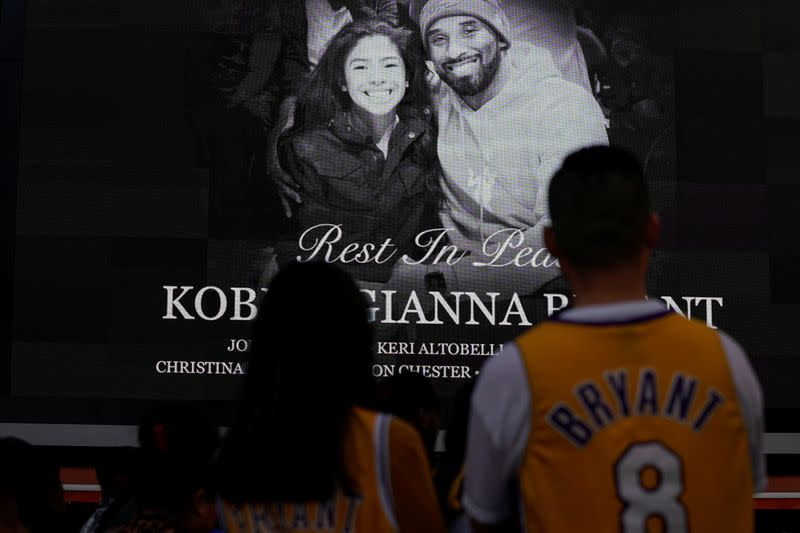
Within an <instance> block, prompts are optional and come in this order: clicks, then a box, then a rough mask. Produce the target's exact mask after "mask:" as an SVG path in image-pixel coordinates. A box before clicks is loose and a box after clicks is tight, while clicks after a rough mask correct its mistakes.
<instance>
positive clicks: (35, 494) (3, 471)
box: [0, 437, 63, 533]
mask: <svg viewBox="0 0 800 533" xmlns="http://www.w3.org/2000/svg"><path fill="white" fill-rule="evenodd" d="M61 511H63V490H62V488H61V480H60V476H59V467H58V464H57V463H55V462H54V461H51V460H49V459H48V458H47V457H46V456H45V455H44V454H42V453H41V452H39V451H38V450H37V449H36V448H34V447H33V446H31V445H30V444H28V443H27V442H25V441H23V440H20V439H16V438H13V437H6V438H1V439H0V512H2V514H3V515H4V516H0V527H4V528H10V527H14V526H17V527H19V526H21V527H23V528H25V529H24V530H23V531H30V532H31V533H39V532H48V531H55V530H57V528H58V527H59V522H60V520H61V516H60V515H61V514H62V513H61Z"/></svg>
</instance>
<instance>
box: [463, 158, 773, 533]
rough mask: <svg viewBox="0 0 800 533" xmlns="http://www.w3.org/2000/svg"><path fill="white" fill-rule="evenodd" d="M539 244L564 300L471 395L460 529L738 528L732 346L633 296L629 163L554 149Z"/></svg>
mask: <svg viewBox="0 0 800 533" xmlns="http://www.w3.org/2000/svg"><path fill="white" fill-rule="evenodd" d="M548 203H549V211H550V213H549V214H550V223H549V224H548V225H547V226H546V228H545V242H546V244H547V247H548V249H549V250H550V252H551V254H553V255H554V256H556V257H557V258H558V260H559V262H560V264H561V269H562V271H563V272H564V276H565V277H566V280H567V281H568V283H569V284H570V287H571V288H572V290H573V291H574V294H575V299H574V305H573V306H571V307H569V308H567V309H565V310H564V311H562V312H561V313H559V314H557V315H554V316H553V317H551V318H550V319H549V320H546V321H545V322H543V323H541V324H540V325H538V326H536V327H534V328H533V329H531V330H529V331H527V332H526V333H524V334H523V335H522V336H520V337H519V338H517V339H516V340H515V341H514V342H513V343H509V344H508V345H506V347H505V348H504V349H503V351H502V352H501V353H500V354H498V355H497V356H495V357H493V358H492V359H491V360H490V361H489V362H488V363H487V364H486V366H485V368H484V369H483V370H482V371H481V375H480V378H479V380H478V383H477V385H476V390H475V393H474V395H473V398H472V406H471V407H472V410H471V414H470V422H469V432H468V444H467V455H466V466H465V474H464V494H463V499H462V503H463V507H464V509H465V511H466V513H467V514H468V515H469V517H470V521H471V524H472V529H473V531H475V532H491V531H506V530H508V529H507V528H513V530H517V529H519V530H521V531H531V532H533V531H536V532H541V533H562V532H563V533H567V532H570V533H571V532H576V531H592V532H594V533H604V532H615V533H616V532H620V533H638V532H646V531H666V532H669V533H681V532H687V531H692V532H693V533H701V532H719V531H725V532H726V533H731V532H752V531H753V511H752V508H753V504H752V493H753V492H754V491H757V490H759V489H761V488H762V487H763V486H764V483H765V467H764V459H763V454H762V435H763V400H762V393H761V388H760V385H759V383H758V380H757V378H756V376H755V375H754V373H753V370H752V368H751V366H750V363H749V361H748V358H747V356H746V354H745V352H744V351H743V349H742V348H741V346H739V345H738V344H737V343H736V341H734V340H733V339H732V338H731V337H729V336H728V335H726V334H725V333H722V332H720V331H718V330H714V329H710V328H708V327H706V325H705V324H701V323H699V322H695V321H691V320H686V319H685V318H683V317H681V316H679V315H677V314H675V313H673V312H671V311H669V310H668V309H666V308H665V307H664V306H663V305H662V304H661V303H660V302H659V301H656V300H648V299H647V293H646V289H645V286H646V285H645V278H646V272H647V267H648V262H649V258H650V254H651V251H652V249H653V247H654V246H655V244H656V242H657V239H658V235H659V231H660V225H659V221H658V218H657V217H656V215H654V214H653V213H651V212H650V208H649V202H648V191H647V186H646V183H645V180H644V178H643V175H642V170H641V168H640V166H639V164H638V163H637V161H636V160H635V159H634V158H633V157H632V156H630V155H629V154H627V153H626V152H623V151H621V150H619V149H616V148H609V147H591V148H586V149H583V150H580V151H578V152H576V153H574V154H572V155H570V156H568V157H567V158H566V159H565V160H564V162H563V164H562V166H561V168H560V169H559V170H558V171H556V173H555V175H554V177H553V179H552V181H551V183H550V186H549V199H548Z"/></svg>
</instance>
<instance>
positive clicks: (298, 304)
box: [214, 263, 444, 533]
mask: <svg viewBox="0 0 800 533" xmlns="http://www.w3.org/2000/svg"><path fill="white" fill-rule="evenodd" d="M367 319H368V315H367V304H366V300H365V299H364V297H363V295H362V294H361V292H360V291H359V290H358V288H357V286H356V284H355V282H354V281H353V280H352V279H351V278H350V277H349V275H347V274H346V273H345V272H343V271H342V270H340V269H338V268H336V267H334V266H333V265H330V264H326V263H298V264H293V265H290V266H289V267H287V268H285V269H283V270H281V271H280V273H279V274H278V275H277V276H276V277H275V279H274V280H273V281H272V283H271V284H270V286H269V290H268V291H267V293H266V294H265V295H264V297H263V300H262V301H261V304H260V306H259V312H258V316H257V318H256V323H255V328H254V336H253V344H252V349H251V353H250V359H249V362H248V367H247V375H246V377H245V381H244V385H243V393H242V399H241V403H240V406H239V409H238V412H237V414H236V416H235V419H234V423H233V425H232V427H231V430H230V432H229V433H228V434H227V435H226V438H225V441H224V444H223V446H222V449H221V451H220V455H219V457H218V461H217V466H216V474H215V483H214V485H215V489H216V491H217V493H218V494H219V497H218V500H217V515H218V517H219V526H220V527H219V529H220V530H221V531H225V532H229V533H257V532H258V533H267V532H281V533H290V532H291V533H299V532H305V531H327V532H336V533H384V532H387V533H388V532H395V531H399V532H405V531H409V532H428V531H430V532H436V533H440V532H443V531H444V524H443V520H442V517H441V514H440V512H439V509H438V507H437V502H436V496H435V492H434V488H433V482H432V480H431V475H430V469H429V466H428V461H427V457H426V454H425V449H424V448H423V445H422V441H421V439H420V437H419V435H418V434H417V432H416V431H415V430H414V429H413V428H412V427H411V426H409V425H408V424H407V423H405V422H403V421H401V420H398V419H395V418H392V417H390V416H388V415H384V414H380V413H377V412H375V411H372V410H370V409H369V407H370V405H372V404H373V402H374V400H375V398H374V390H373V387H374V384H373V379H372V337H371V332H370V325H369V323H368V320H367Z"/></svg>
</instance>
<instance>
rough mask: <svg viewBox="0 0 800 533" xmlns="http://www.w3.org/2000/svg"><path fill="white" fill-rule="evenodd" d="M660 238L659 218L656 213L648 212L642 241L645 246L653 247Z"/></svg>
mask: <svg viewBox="0 0 800 533" xmlns="http://www.w3.org/2000/svg"><path fill="white" fill-rule="evenodd" d="M660 238H661V219H660V218H659V217H658V215H657V214H656V213H650V214H649V215H648V217H647V227H646V228H645V234H644V243H645V246H646V247H647V248H651V249H652V248H655V247H656V246H657V245H658V241H659V240H660Z"/></svg>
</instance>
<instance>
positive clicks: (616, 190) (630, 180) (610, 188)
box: [549, 146, 650, 270]
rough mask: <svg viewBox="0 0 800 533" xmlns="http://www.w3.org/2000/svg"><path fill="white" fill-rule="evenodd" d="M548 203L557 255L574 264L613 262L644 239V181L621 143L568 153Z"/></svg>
mask: <svg viewBox="0 0 800 533" xmlns="http://www.w3.org/2000/svg"><path fill="white" fill-rule="evenodd" d="M549 208H550V218H551V220H552V229H553V233H554V234H555V238H556V242H557V243H558V248H559V250H560V253H561V256H562V257H563V259H566V260H568V261H569V262H570V263H571V264H572V266H574V267H576V268H580V269H584V270H606V269H611V268H615V267H616V266H618V265H620V264H624V263H626V262H628V261H631V260H634V259H635V258H636V257H637V256H638V254H639V252H640V251H641V250H642V248H643V247H644V246H645V245H646V241H647V226H648V219H649V216H650V201H649V197H648V190H647V183H646V181H645V178H644V174H643V172H642V168H641V166H640V165H639V163H638V161H637V160H636V158H635V157H634V156H633V155H631V154H630V153H628V152H626V151H624V150H622V149H620V148H614V147H609V146H594V147H590V148H584V149H582V150H579V151H577V152H575V153H573V154H571V155H569V156H568V157H567V158H566V159H565V160H564V163H563V164H562V165H561V168H560V169H559V170H558V171H557V172H556V173H555V175H554V176H553V179H552V180H551V182H550V191H549Z"/></svg>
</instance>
